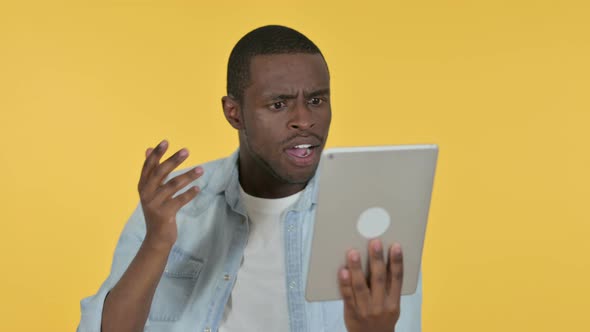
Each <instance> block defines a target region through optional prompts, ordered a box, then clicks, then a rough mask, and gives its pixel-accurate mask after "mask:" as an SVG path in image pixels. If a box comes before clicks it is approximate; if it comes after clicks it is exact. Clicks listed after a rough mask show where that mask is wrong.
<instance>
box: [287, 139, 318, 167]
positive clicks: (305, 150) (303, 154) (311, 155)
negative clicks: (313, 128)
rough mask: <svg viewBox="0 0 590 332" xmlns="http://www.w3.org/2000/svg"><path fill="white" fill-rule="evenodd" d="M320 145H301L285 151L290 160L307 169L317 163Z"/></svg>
mask: <svg viewBox="0 0 590 332" xmlns="http://www.w3.org/2000/svg"><path fill="white" fill-rule="evenodd" d="M318 147H319V145H312V144H299V145H295V146H293V147H291V148H288V149H287V150H285V151H286V152H287V155H288V156H289V159H291V161H292V162H293V163H294V164H295V165H297V166H299V167H307V166H310V165H313V164H314V163H315V162H316V158H315V157H316V151H317V148H318Z"/></svg>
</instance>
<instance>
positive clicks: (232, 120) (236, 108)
mask: <svg viewBox="0 0 590 332" xmlns="http://www.w3.org/2000/svg"><path fill="white" fill-rule="evenodd" d="M221 107H222V108H223V114H224V115H225V119H226V120H227V122H229V124H230V125H231V126H232V127H234V128H235V129H237V130H240V129H242V128H243V127H244V124H243V120H242V112H241V111H240V103H238V102H237V101H236V100H235V99H234V98H233V97H231V96H224V97H222V98H221Z"/></svg>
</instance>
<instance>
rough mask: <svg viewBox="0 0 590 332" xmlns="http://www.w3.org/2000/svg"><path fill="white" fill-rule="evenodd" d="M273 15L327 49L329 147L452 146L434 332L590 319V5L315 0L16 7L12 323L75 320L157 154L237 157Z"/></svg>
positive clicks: (439, 184) (6, 177) (5, 112)
mask: <svg viewBox="0 0 590 332" xmlns="http://www.w3.org/2000/svg"><path fill="white" fill-rule="evenodd" d="M277 23H278V24H284V25H288V26H292V27H294V28H296V29H299V30H300V31H302V32H303V33H305V34H307V35H308V36H309V37H310V38H311V39H312V40H314V41H315V42H316V43H317V44H318V45H319V47H320V48H321V49H322V50H323V52H324V54H325V56H326V58H327V60H328V63H329V66H330V69H331V73H332V83H333V85H332V88H333V97H332V99H333V112H334V113H333V114H334V118H333V127H332V131H331V136H330V140H329V145H330V146H347V145H369V144H395V143H423V142H428V143H430V142H431V143H438V144H439V145H440V148H441V152H440V160H439V161H440V163H439V168H438V171H437V177H436V187H435V192H434V196H433V202H432V208H431V217H430V220H429V227H428V233H427V243H426V248H425V253H424V278H425V279H424V294H425V295H424V308H423V309H424V311H423V313H424V316H423V327H424V328H423V331H425V332H436V331H449V332H451V331H452V332H459V331H470V332H471V331H535V332H544V331H546V332H549V331H552V332H553V331H589V330H590V315H589V314H588V313H587V310H588V308H589V307H590V305H589V303H590V283H589V280H590V263H589V257H588V253H589V252H590V241H589V240H588V237H589V235H590V225H589V222H590V218H589V217H588V209H589V207H590V204H589V202H588V200H589V198H590V176H589V175H588V172H589V170H590V153H589V148H588V143H589V142H590V134H589V133H588V126H589V125H590V101H589V100H590V98H589V91H590V5H589V2H587V1H557V0H556V1H524V0H522V1H460V0H454V1H434V0H430V1H428V0H424V1H382V2H373V1H361V2H344V1H324V2H322V1H313V0H309V1H292V2H288V3H287V2H279V1H260V2H255V3H254V2H252V3H246V2H245V1H203V2H202V3H200V2H198V1H118V2H115V1H93V2H82V1H71V2H55V1H39V2H30V1H3V2H2V4H1V5H0V111H1V120H0V135H1V136H0V158H1V160H0V162H1V163H0V165H1V166H0V167H1V171H0V185H1V189H0V195H1V196H0V202H1V203H0V204H1V206H2V208H1V210H0V218H1V221H2V224H1V225H2V227H1V232H0V252H1V253H2V257H1V262H0V264H1V265H0V266H1V269H2V273H1V276H0V278H1V279H0V287H1V289H0V294H1V298H2V300H1V301H0V313H1V314H0V316H1V319H0V330H1V331H72V330H74V329H75V327H76V325H77V323H78V320H79V300H80V299H81V298H83V297H85V296H88V295H91V294H93V293H94V292H95V291H96V290H97V288H98V287H99V285H100V283H101V282H102V281H103V280H104V278H105V277H106V276H107V273H108V271H109V268H110V262H111V255H112V252H113V249H114V247H115V244H116V240H117V238H118V235H119V232H120V231H121V229H122V227H123V225H124V223H125V221H126V220H127V217H128V216H129V215H130V213H131V211H132V209H133V208H134V207H135V204H136V203H137V199H138V196H137V193H136V189H135V188H136V181H137V178H138V174H139V171H140V167H141V163H142V159H143V153H144V149H145V148H146V147H147V146H149V145H152V144H155V143H157V142H158V141H159V140H160V139H161V138H167V139H169V140H170V142H171V146H172V148H174V149H175V150H176V149H178V148H180V147H182V146H186V147H188V148H189V149H190V151H191V152H192V155H191V157H190V160H189V163H190V164H195V163H200V162H204V161H207V160H211V159H213V158H218V157H223V156H226V155H228V154H229V153H231V152H232V151H233V150H234V149H235V148H236V146H237V139H236V134H235V133H234V131H233V130H232V129H231V128H230V127H229V125H228V124H226V122H225V120H224V118H223V116H222V112H221V107H220V105H221V103H220V97H221V96H222V95H223V94H224V92H225V75H226V72H225V70H226V67H225V66H226V61H227V57H228V55H229V52H230V50H231V48H232V47H233V45H234V44H235V42H236V41H237V40H238V39H239V38H240V37H241V36H242V35H243V34H245V33H246V32H248V31H249V30H251V29H253V28H255V27H258V26H260V25H265V24H277ZM402 310H403V309H402Z"/></svg>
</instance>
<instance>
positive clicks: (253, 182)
mask: <svg viewBox="0 0 590 332" xmlns="http://www.w3.org/2000/svg"><path fill="white" fill-rule="evenodd" d="M238 174H239V181H240V185H241V186H242V189H243V190H244V191H245V192H246V193H247V194H248V195H251V196H255V197H260V198H283V197H287V196H291V195H293V194H296V193H298V192H300V191H302V190H303V189H305V186H306V185H307V183H287V182H285V181H284V180H281V179H278V178H276V177H275V176H273V175H272V174H270V173H269V171H267V170H265V169H262V168H261V167H248V168H245V167H244V166H243V163H242V162H240V160H239V159H238Z"/></svg>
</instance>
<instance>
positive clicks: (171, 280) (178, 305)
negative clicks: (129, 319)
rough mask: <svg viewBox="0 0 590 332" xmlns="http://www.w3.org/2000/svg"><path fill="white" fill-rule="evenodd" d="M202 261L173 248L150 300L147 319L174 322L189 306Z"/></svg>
mask: <svg viewBox="0 0 590 332" xmlns="http://www.w3.org/2000/svg"><path fill="white" fill-rule="evenodd" d="M203 264H204V262H203V260H200V259H197V258H194V257H191V256H190V255H188V254H186V253H184V252H183V251H181V250H180V249H177V248H175V247H174V248H173V249H172V252H171V253H170V256H169V257H168V262H167V263H166V268H165V269H164V273H163V274H162V278H160V282H159V283H158V287H157V288H156V292H155V294H154V299H153V300H152V306H151V309H150V314H149V319H150V320H152V321H176V320H178V319H180V317H181V316H182V313H183V312H184V311H185V309H186V307H187V305H188V304H189V303H188V302H189V299H190V297H191V294H192V292H193V289H194V287H195V284H196V282H197V279H198V278H199V274H200V273H201V269H202V267H203Z"/></svg>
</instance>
